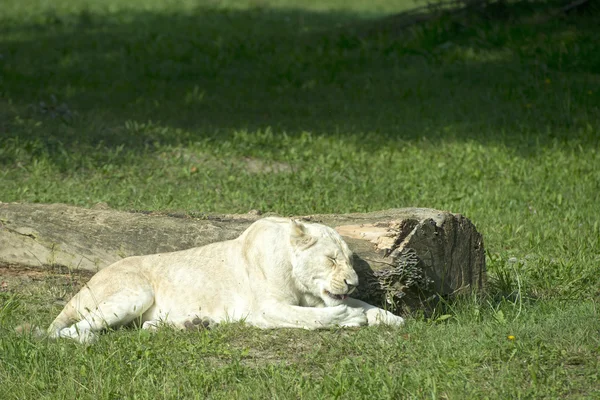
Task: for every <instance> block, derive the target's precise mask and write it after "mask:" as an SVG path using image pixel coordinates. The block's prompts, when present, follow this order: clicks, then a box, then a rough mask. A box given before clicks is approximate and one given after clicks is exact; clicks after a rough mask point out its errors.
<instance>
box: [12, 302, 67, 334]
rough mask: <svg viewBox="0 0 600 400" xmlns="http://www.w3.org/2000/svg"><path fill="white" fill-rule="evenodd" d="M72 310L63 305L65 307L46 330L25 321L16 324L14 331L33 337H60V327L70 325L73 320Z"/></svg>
mask: <svg viewBox="0 0 600 400" xmlns="http://www.w3.org/2000/svg"><path fill="white" fill-rule="evenodd" d="M73 312H74V310H73V309H72V308H70V307H65V309H64V310H63V311H62V312H61V313H60V314H58V316H57V317H56V319H55V320H54V321H52V323H51V324H50V327H49V328H48V329H46V330H45V329H42V328H40V327H39V326H36V325H33V324H29V323H25V324H22V325H19V326H17V327H16V328H15V332H16V333H17V334H19V335H31V336H32V337H34V338H40V339H41V338H48V339H56V338H58V337H60V335H59V332H60V330H61V329H63V328H66V327H68V326H69V325H71V323H72V321H73V317H72V314H73Z"/></svg>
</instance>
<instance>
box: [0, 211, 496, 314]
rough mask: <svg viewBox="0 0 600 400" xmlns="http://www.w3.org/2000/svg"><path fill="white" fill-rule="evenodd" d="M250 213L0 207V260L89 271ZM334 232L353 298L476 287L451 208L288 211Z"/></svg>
mask: <svg viewBox="0 0 600 400" xmlns="http://www.w3.org/2000/svg"><path fill="white" fill-rule="evenodd" d="M258 214H259V213H256V212H255V213H249V214H232V215H205V214H194V213H175V214H164V213H150V212H123V211H116V210H112V209H109V208H108V207H106V206H102V205H100V206H97V207H94V208H92V209H86V208H79V207H73V206H68V205H64V204H15V203H0V263H6V264H13V265H15V264H16V265H20V266H23V267H28V268H31V267H39V268H45V267H46V268H47V267H62V268H68V269H74V270H87V271H97V270H99V269H101V268H103V267H105V266H108V265H110V264H112V263H113V262H115V261H117V260H119V259H121V258H124V257H128V256H132V255H142V254H152V253H158V252H168V251H176V250H182V249H186V248H190V247H196V246H202V245H205V244H208V243H212V242H216V241H222V240H228V239H233V238H235V237H237V236H238V235H239V234H241V233H242V232H243V231H244V230H245V229H246V228H247V227H248V226H249V225H250V224H251V223H252V222H254V221H256V220H257V219H259V218H262V216H260V215H258ZM298 218H299V219H303V220H306V221H311V222H319V223H323V224H325V225H328V226H331V227H333V228H335V229H336V230H337V231H338V232H339V233H340V234H341V235H342V236H343V237H344V238H345V240H346V241H347V242H348V245H349V246H350V248H351V249H352V250H353V251H354V253H355V260H354V265H355V268H356V270H357V273H358V275H359V278H360V282H361V283H360V286H359V290H358V292H357V294H356V297H358V298H360V299H362V300H365V301H368V302H370V303H372V304H376V305H379V306H382V307H385V308H387V309H390V310H392V311H396V312H400V311H406V309H407V308H408V309H414V308H418V307H422V306H423V305H424V304H425V303H426V302H427V301H428V299H432V298H435V296H436V295H442V296H447V295H451V294H455V293H458V292H464V291H471V290H478V289H481V288H482V287H483V285H484V284H485V275H486V269H485V252H484V247H483V238H482V236H481V234H480V233H479V232H477V230H476V229H475V226H474V225H473V224H472V223H471V221H469V219H467V218H465V217H463V216H462V215H460V214H454V213H450V212H445V211H438V210H432V209H424V208H405V209H391V210H385V211H378V212H371V213H365V214H339V215H338V214H327V215H309V216H303V217H298Z"/></svg>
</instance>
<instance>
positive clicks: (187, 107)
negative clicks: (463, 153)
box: [0, 7, 600, 152]
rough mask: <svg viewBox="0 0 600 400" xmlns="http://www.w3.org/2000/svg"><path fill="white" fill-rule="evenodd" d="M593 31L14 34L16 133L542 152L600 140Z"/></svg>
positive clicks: (337, 19) (218, 25)
mask: <svg viewBox="0 0 600 400" xmlns="http://www.w3.org/2000/svg"><path fill="white" fill-rule="evenodd" d="M586 18H587V19H586V20H585V21H584V23H581V21H579V22H577V25H576V24H575V22H574V21H573V20H571V19H569V20H551V21H549V22H545V23H535V24H531V23H522V22H515V21H513V22H510V21H509V22H506V21H501V22H490V21H485V20H483V19H480V20H478V21H477V22H465V21H460V20H449V19H445V20H441V21H437V22H433V23H428V24H426V25H425V26H418V27H414V28H412V29H411V30H410V31H409V32H406V33H403V34H401V35H398V34H397V33H390V32H389V31H387V30H386V29H382V30H379V29H377V21H373V22H372V26H373V27H374V29H369V30H368V32H369V33H368V34H365V32H363V30H362V29H353V28H352V27H353V26H356V27H358V26H360V27H364V26H365V21H364V19H361V18H360V17H359V16H356V15H351V14H343V13H334V12H332V13H312V12H307V11H302V10H295V11H294V10H291V11H289V10H288V11H285V10H274V9H264V8H262V9H251V10H245V11H233V10H224V9H218V8H210V7H206V8H197V9H195V10H192V11H187V12H183V11H180V12H165V13H158V12H155V13H153V12H141V11H135V10H131V11H122V12H120V13H118V14H111V13H109V12H108V11H107V12H105V13H92V12H90V11H86V10H81V11H75V12H73V13H72V14H68V15H62V14H44V15H41V16H39V17H38V18H37V20H32V21H28V22H19V21H16V20H10V19H7V20H6V21H5V23H4V24H3V25H4V27H3V28H2V30H1V33H2V36H3V39H0V46H1V47H0V54H2V58H1V59H0V67H1V70H2V71H3V75H4V77H3V80H2V84H3V89H2V92H1V94H0V96H1V97H0V102H1V103H2V107H3V108H4V109H5V110H4V111H0V116H2V118H3V119H4V120H5V122H4V123H2V124H0V130H3V131H4V133H3V136H4V137H5V138H6V137H16V138H18V139H19V140H30V139H39V140H40V141H42V142H51V141H59V142H61V143H64V144H73V143H78V144H83V145H92V146H93V145H97V144H98V143H102V144H103V145H107V146H111V147H112V146H118V145H121V144H125V145H127V146H129V147H133V148H138V147H139V148H140V149H141V148H144V147H145V146H147V145H148V144H152V143H154V142H160V143H165V144H179V143H186V142H188V141H196V140H200V139H203V138H214V139H216V140H218V139H224V138H230V137H231V136H232V135H233V133H234V132H235V131H239V130H247V131H249V132H254V131H256V130H265V129H271V130H272V131H273V132H274V134H276V135H277V134H280V133H282V132H286V133H287V134H289V135H295V134H298V133H301V132H303V131H308V132H311V133H313V134H319V135H328V134H336V135H348V136H353V137H356V138H358V139H357V140H361V139H360V137H362V135H363V134H370V135H369V140H368V141H366V142H365V145H366V146H384V145H387V144H388V143H389V142H390V141H397V140H400V141H402V140H416V139H420V138H423V137H425V138H428V139H440V138H445V139H448V140H476V141H480V142H485V143H488V142H492V143H502V144H505V145H507V146H514V147H516V148H529V150H527V151H534V152H535V151H536V150H535V149H536V148H539V147H543V146H546V145H550V144H551V143H552V142H553V141H555V140H557V139H558V140H562V141H575V140H576V141H580V142H581V141H588V140H590V139H591V140H594V137H595V135H596V134H597V126H598V125H597V123H598V121H599V118H600V111H599V109H598V103H599V101H598V99H599V93H598V92H599V90H600V81H599V80H598V79H597V75H593V74H592V73H591V72H592V71H593V70H594V69H595V68H596V67H598V66H600V61H599V60H600V59H599V56H598V54H600V48H598V47H599V46H598V43H600V38H599V35H598V33H597V30H595V29H594V28H593V26H594V24H595V23H596V22H598V19H597V18H594V17H586ZM590 19H591V20H590ZM366 23H367V24H371V23H370V22H366ZM340 26H343V28H340ZM24 121H29V122H24ZM32 121H33V122H32Z"/></svg>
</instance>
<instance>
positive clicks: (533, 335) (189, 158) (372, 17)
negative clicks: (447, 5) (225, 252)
mask: <svg viewBox="0 0 600 400" xmlns="http://www.w3.org/2000/svg"><path fill="white" fill-rule="evenodd" d="M414 6H415V4H414V3H412V2H410V1H407V0H403V1H395V2H393V1H387V2H386V1H383V0H377V1H372V2H366V1H358V0H349V1H339V0H326V1H318V2H317V1H309V0H296V1H293V0H273V1H250V0H246V1H242V0H240V1H235V2H234V1H221V2H219V1H204V2H203V1H191V0H184V1H174V0H173V1H159V0H133V1H124V0H107V1H103V2H95V1H92V0H56V1H54V2H47V1H42V0H19V1H17V0H4V1H2V3H1V4H0V201H3V202H12V201H19V202H43V203H52V202H63V203H69V204H75V205H80V206H84V207H89V206H92V205H94V204H96V203H98V202H106V203H108V205H109V206H110V207H113V208H115V209H121V210H184V211H189V212H192V211H201V212H246V211H248V210H250V209H260V210H262V211H272V212H277V213H279V214H281V215H289V214H307V213H329V212H336V213H342V212H355V211H356V212H362V211H371V210H378V209H384V208H392V207H408V206H419V207H432V208H438V209H447V210H451V211H454V212H460V213H462V214H464V215H466V216H467V217H469V218H471V219H472V221H473V222H474V223H475V225H476V226H477V227H478V229H479V231H481V232H482V233H483V234H484V237H485V244H486V248H487V251H488V259H487V265H488V270H489V275H490V288H489V291H488V293H487V294H485V295H483V294H482V295H478V296H473V297H469V298H463V299H459V300H456V301H453V302H449V303H447V304H444V305H443V307H441V308H440V309H439V310H438V312H437V314H435V315H434V316H433V318H429V319H426V318H424V317H423V316H421V315H418V314H416V315H413V316H407V319H408V323H407V325H406V327H405V328H402V329H388V328H363V329H348V330H327V331H319V332H306V331H294V330H277V331H266V332H265V331H260V330H256V329H251V328H248V327H244V326H242V325H239V324H235V325H227V326H221V327H219V328H217V329H214V330H211V331H208V332H201V333H195V334H192V333H182V332H174V331H170V330H162V331H159V332H158V333H156V334H147V332H139V331H132V330H120V331H116V332H110V333H108V334H106V335H103V336H102V337H101V338H100V340H99V341H98V342H97V343H96V344H95V345H93V346H89V347H84V346H79V345H76V344H74V343H70V342H67V341H58V342H38V341H35V340H32V339H30V338H27V337H17V336H15V335H14V334H13V333H12V327H14V326H15V325H17V324H19V323H21V322H23V321H31V322H34V323H37V324H40V325H47V324H48V323H49V322H50V321H51V320H52V319H53V317H54V316H55V315H56V314H57V313H58V311H59V310H60V307H61V304H62V301H64V300H66V299H68V297H69V296H70V295H71V294H73V293H74V291H76V290H77V288H79V287H80V286H81V285H82V284H83V282H85V280H86V279H87V277H86V276H82V275H77V274H72V275H61V274H58V273H56V272H44V273H40V272H38V271H18V270H15V269H13V268H8V267H2V268H0V388H1V391H2V393H1V394H0V397H1V398H6V399H26V398H36V399H41V398H49V399H50V398H51V399H55V398H65V399H73V398H78V399H86V398H94V399H113V398H152V399H155V398H173V399H176V398H177V399H180V398H227V399H228V398H256V399H258V398H348V399H352V398H367V397H368V398H430V399H431V398H433V399H438V398H440V399H470V398H502V399H512V398H530V399H541V398H548V399H558V398H600V386H599V384H598V382H600V377H599V371H600V319H599V312H598V301H599V300H600V272H599V271H600V140H599V139H600V30H599V29H598V28H597V27H598V26H600V15H599V14H598V12H597V11H596V12H595V13H590V12H587V13H580V14H574V15H569V16H568V17H552V18H544V17H543V15H540V14H539V13H538V14H536V13H534V12H533V11H532V10H529V9H527V7H520V9H519V11H518V13H516V14H511V15H509V16H508V17H506V18H504V19H500V20H494V19H488V18H484V17H478V16H475V15H473V16H469V17H468V18H462V19H461V18H455V19H449V18H446V19H443V20H440V21H436V22H432V23H428V24H425V25H418V26H415V27H412V28H410V29H408V30H406V31H402V32H398V31H397V30H394V29H391V28H390V26H389V25H388V24H385V23H383V22H382V21H383V19H382V18H384V17H385V16H386V15H389V14H392V13H395V12H400V11H403V10H406V9H409V8H411V7H414ZM546 14H547V13H545V14H544V15H546Z"/></svg>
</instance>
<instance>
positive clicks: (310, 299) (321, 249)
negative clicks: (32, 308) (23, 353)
mask: <svg viewBox="0 0 600 400" xmlns="http://www.w3.org/2000/svg"><path fill="white" fill-rule="evenodd" d="M351 259H352V252H351V251H350V249H349V248H348V246H347V245H346V243H345V242H344V241H343V239H342V237H341V236H340V235H339V234H338V233H337V232H336V231H334V230H333V229H331V228H328V227H326V226H324V225H320V224H313V223H311V224H308V223H306V224H304V223H300V222H296V221H293V220H289V219H284V218H265V219H262V220H259V221H257V222H255V223H254V224H252V225H251V226H250V227H249V228H248V229H247V230H246V231H245V232H244V233H242V235H241V236H240V237H238V238H237V239H234V240H229V241H225V242H219V243H213V244H209V245H207V246H203V247H198V248H193V249H189V250H184V251H178V252H173V253H162V254H154V255H148V256H141V257H129V258H125V259H123V260H121V261H118V262H116V263H114V264H112V265H110V266H109V267H106V268H105V269H103V270H101V271H99V272H98V273H97V274H96V275H94V276H93V277H92V279H91V280H90V281H89V282H88V283H87V285H86V286H85V287H84V288H83V289H81V291H80V292H79V293H77V294H76V295H75V296H74V297H73V298H72V299H71V300H70V301H69V302H68V303H67V305H66V306H65V308H64V309H63V310H62V312H61V313H60V314H59V315H58V317H56V319H55V320H54V322H52V324H51V325H50V327H49V328H48V335H49V336H50V337H53V338H58V337H66V338H72V339H76V340H78V341H80V342H89V341H91V340H93V339H94V337H95V332H98V331H101V330H103V329H105V328H107V327H116V326H121V325H125V324H129V323H131V322H134V323H139V324H141V326H142V328H143V329H154V328H156V327H157V326H159V325H160V324H169V325H172V326H175V327H178V328H189V327H190V326H193V325H198V326H200V322H202V324H203V325H205V324H206V321H210V322H211V323H219V322H223V321H238V320H244V321H245V322H246V323H247V324H249V325H254V326H257V327H260V328H279V327H291V328H306V329H317V328H329V327H334V326H359V325H366V324H369V325H375V324H381V323H383V324H389V325H401V324H402V323H403V322H404V320H403V319H402V318H401V317H398V316H396V315H394V314H392V313H390V312H388V311H385V310H383V309H380V308H377V307H374V306H371V305H369V304H367V303H365V302H362V301H360V300H356V299H352V298H350V297H348V295H349V294H350V293H351V292H352V291H353V290H354V289H355V288H356V286H357V285H358V276H357V275H356V272H355V271H354V269H353V268H352V263H351Z"/></svg>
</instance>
